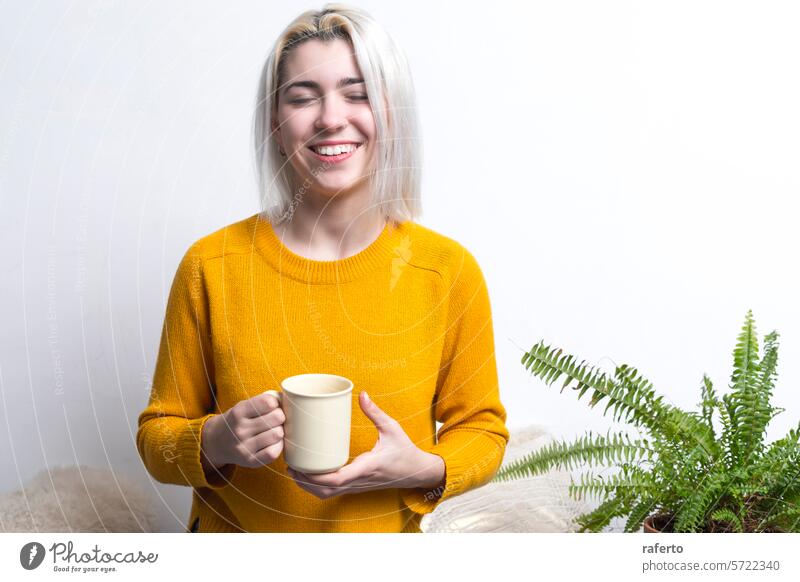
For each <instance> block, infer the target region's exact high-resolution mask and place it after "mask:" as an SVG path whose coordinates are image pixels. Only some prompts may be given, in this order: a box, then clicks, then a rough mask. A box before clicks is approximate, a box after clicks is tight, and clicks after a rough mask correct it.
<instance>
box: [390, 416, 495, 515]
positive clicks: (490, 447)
mask: <svg viewBox="0 0 800 582" xmlns="http://www.w3.org/2000/svg"><path fill="white" fill-rule="evenodd" d="M505 444H506V441H505V440H504V439H502V438H501V437H500V436H498V435H495V434H493V433H488V432H486V431H484V430H475V429H458V430H451V431H449V432H448V433H447V434H445V435H444V436H443V437H442V439H441V440H440V441H439V442H438V443H437V444H435V445H434V446H433V447H431V448H430V449H428V450H427V451H428V452H429V453H433V454H434V455H439V456H440V457H441V458H442V459H443V460H444V464H445V484H444V486H440V487H438V488H436V489H431V490H426V489H403V490H401V497H402V499H403V502H404V503H405V504H406V506H407V507H408V508H409V509H411V510H412V511H414V512H416V513H420V514H423V515H424V514H426V513H431V512H432V511H433V510H434V509H436V508H437V507H438V506H439V504H440V503H441V502H442V501H444V500H445V499H449V498H450V497H454V496H456V495H459V494H460V493H464V492H465V491H467V490H469V489H472V488H474V487H479V486H481V485H483V484H484V483H487V482H488V481H490V480H491V478H492V477H493V476H494V474H495V472H496V471H497V469H498V468H499V467H500V464H501V463H502V461H503V452H504V451H505Z"/></svg>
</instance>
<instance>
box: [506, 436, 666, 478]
mask: <svg viewBox="0 0 800 582" xmlns="http://www.w3.org/2000/svg"><path fill="white" fill-rule="evenodd" d="M653 453H654V451H653V450H652V449H651V448H650V447H649V446H648V441H647V440H645V439H638V440H633V441H632V440H631V439H630V437H629V436H628V435H626V434H624V433H618V434H614V435H611V434H610V431H609V432H608V433H607V434H606V436H602V435H593V434H592V433H591V431H590V432H588V433H587V434H585V435H584V436H583V437H579V438H578V439H577V440H575V442H573V443H566V442H564V441H557V442H553V443H550V444H548V445H545V446H544V447H542V448H541V449H539V450H537V451H533V452H531V453H529V454H527V455H525V456H524V457H521V458H519V459H517V460H515V461H513V462H511V463H509V464H507V465H506V466H504V467H502V468H501V469H500V470H499V471H497V473H496V474H495V476H494V477H493V480H494V481H509V480H513V479H522V478H525V477H533V476H535V475H539V474H541V473H545V472H547V471H549V470H551V469H573V468H575V467H579V466H582V465H589V466H591V465H604V464H605V465H608V464H611V463H614V462H633V461H636V460H645V459H646V460H652V456H653Z"/></svg>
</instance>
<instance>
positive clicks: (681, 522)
mask: <svg viewBox="0 0 800 582" xmlns="http://www.w3.org/2000/svg"><path fill="white" fill-rule="evenodd" d="M724 479H725V476H724V475H720V474H718V473H717V474H711V475H708V476H707V477H706V478H705V479H703V480H702V481H700V482H699V483H697V484H696V485H695V488H694V490H693V491H692V492H691V493H689V494H688V495H687V496H686V499H685V500H684V502H683V505H681V506H680V507H679V508H678V509H677V510H676V511H675V525H674V531H675V532H697V531H700V526H701V524H702V523H704V521H705V518H706V514H707V513H708V512H709V511H710V510H711V509H713V508H714V506H715V505H716V503H717V500H718V499H719V497H720V490H721V489H722V481H723V480H724Z"/></svg>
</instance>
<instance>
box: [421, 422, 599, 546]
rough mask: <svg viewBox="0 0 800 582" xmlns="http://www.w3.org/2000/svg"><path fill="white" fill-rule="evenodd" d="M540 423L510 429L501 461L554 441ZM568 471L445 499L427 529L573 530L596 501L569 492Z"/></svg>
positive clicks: (427, 520)
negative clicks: (574, 495) (592, 501)
mask: <svg viewBox="0 0 800 582" xmlns="http://www.w3.org/2000/svg"><path fill="white" fill-rule="evenodd" d="M552 440H553V438H552V436H551V435H550V434H549V433H548V432H547V431H545V430H544V429H542V428H541V427H537V426H531V427H527V428H525V429H521V430H515V431H511V438H510V439H509V442H508V446H507V447H506V452H505V456H504V457H503V466H505V465H507V464H508V463H511V462H513V461H515V460H516V459H518V458H520V457H522V456H524V455H526V454H528V453H530V452H532V451H534V450H536V449H538V448H540V447H542V446H543V445H546V444H547V443H549V442H552ZM569 483H570V475H569V473H568V472H567V471H550V472H548V473H545V474H543V475H537V476H536V477H529V478H525V479H515V480H513V481H504V482H497V483H487V484H485V485H483V486H482V487H478V488H475V489H471V490H469V491H467V492H466V493H462V494H461V495H458V496H456V497H452V498H450V499H446V500H444V501H442V503H441V504H440V505H439V506H438V507H437V508H436V510H435V511H433V512H432V513H429V514H427V515H425V516H424V517H423V518H422V522H421V524H420V527H421V529H422V531H423V532H425V533H443V532H570V531H576V530H577V526H576V525H575V523H574V519H575V518H576V517H577V516H579V515H581V514H582V513H585V512H587V511H591V510H592V509H593V508H594V506H593V505H591V504H589V503H588V502H586V501H580V502H579V501H576V500H575V499H573V498H571V497H570V496H569V495H568V493H567V488H568V486H569Z"/></svg>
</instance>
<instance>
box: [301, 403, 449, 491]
mask: <svg viewBox="0 0 800 582" xmlns="http://www.w3.org/2000/svg"><path fill="white" fill-rule="evenodd" d="M358 403H359V405H360V406H361V410H363V411H364V414H366V415H367V418H369V419H370V420H371V421H372V422H373V423H374V424H375V427H376V428H377V429H378V442H377V443H375V446H374V447H373V448H372V450H371V451H368V452H366V453H363V454H361V455H359V456H358V457H356V458H355V459H353V462H352V463H350V464H349V465H345V466H344V467H342V468H341V469H339V470H338V471H333V472H332V473H323V474H320V475H308V474H306V473H301V472H299V471H295V470H294V469H292V468H291V467H290V468H288V472H289V475H291V476H292V478H293V479H294V480H295V482H296V483H297V484H298V485H299V486H300V487H301V488H302V489H305V490H306V491H308V492H309V493H311V494H312V495H315V496H316V497H319V498H320V499H327V498H329V497H336V496H337V495H345V494H348V493H363V492H365V491H373V490H375V489H393V488H398V489H405V488H415V487H424V488H431V489H432V488H435V487H437V486H441V485H444V478H445V464H444V460H442V458H441V457H440V456H438V455H434V454H432V453H427V452H425V451H423V450H422V449H420V448H419V447H417V446H416V445H415V444H414V443H413V442H412V441H411V439H410V438H409V437H408V435H407V434H406V433H405V431H404V430H403V428H402V427H401V426H400V423H399V422H397V421H396V420H395V419H394V418H392V417H391V416H389V415H388V414H386V413H385V412H384V411H383V410H381V409H380V408H379V407H378V405H377V404H375V403H374V402H373V401H372V400H370V399H369V397H368V396H367V393H366V392H363V391H362V392H361V393H360V394H359V400H358Z"/></svg>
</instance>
